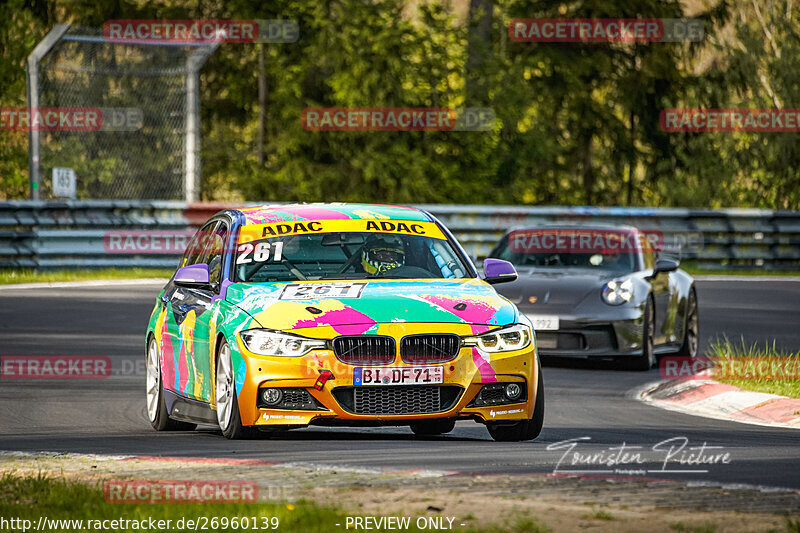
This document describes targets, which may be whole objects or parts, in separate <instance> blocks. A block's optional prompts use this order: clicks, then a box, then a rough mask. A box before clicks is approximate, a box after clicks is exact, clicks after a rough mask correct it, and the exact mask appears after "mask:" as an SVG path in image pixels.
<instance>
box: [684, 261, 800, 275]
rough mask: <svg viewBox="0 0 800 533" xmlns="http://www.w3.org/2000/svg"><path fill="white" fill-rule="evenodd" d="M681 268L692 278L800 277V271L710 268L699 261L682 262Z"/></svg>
mask: <svg viewBox="0 0 800 533" xmlns="http://www.w3.org/2000/svg"><path fill="white" fill-rule="evenodd" d="M680 267H681V269H683V270H685V271H686V272H688V273H689V274H691V275H692V276H800V269H795V270H768V269H766V268H741V269H739V268H734V267H726V268H723V267H719V268H708V267H701V266H698V264H697V261H695V260H693V259H689V260H686V261H681V266H680Z"/></svg>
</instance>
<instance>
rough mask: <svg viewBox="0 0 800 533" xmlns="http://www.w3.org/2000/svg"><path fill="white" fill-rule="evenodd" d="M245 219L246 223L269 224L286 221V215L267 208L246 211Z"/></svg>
mask: <svg viewBox="0 0 800 533" xmlns="http://www.w3.org/2000/svg"><path fill="white" fill-rule="evenodd" d="M244 219H245V223H246V224H269V223H271V222H285V221H286V217H285V216H283V215H282V214H279V213H274V212H272V211H267V210H266V209H264V210H261V211H253V212H252V213H245V215H244Z"/></svg>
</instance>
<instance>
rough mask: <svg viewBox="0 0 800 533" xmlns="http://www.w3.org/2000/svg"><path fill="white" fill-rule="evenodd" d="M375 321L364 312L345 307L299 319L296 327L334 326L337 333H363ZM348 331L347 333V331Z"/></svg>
mask: <svg viewBox="0 0 800 533" xmlns="http://www.w3.org/2000/svg"><path fill="white" fill-rule="evenodd" d="M374 325H375V321H374V320H372V319H371V318H370V317H368V316H367V315H365V314H364V313H360V312H358V311H356V310H355V309H351V308H349V307H345V308H344V309H335V310H333V311H328V312H325V313H322V314H321V315H319V316H316V317H314V318H312V319H309V320H298V321H297V322H296V323H295V325H294V327H295V328H315V327H318V326H332V327H333V329H335V330H336V332H337V333H339V334H342V335H361V334H362V333H364V332H365V331H367V330H368V329H370V328H371V327H372V326H374ZM345 331H347V333H345Z"/></svg>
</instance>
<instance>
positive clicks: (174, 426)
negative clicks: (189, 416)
mask: <svg viewBox="0 0 800 533" xmlns="http://www.w3.org/2000/svg"><path fill="white" fill-rule="evenodd" d="M145 366H146V367H147V376H146V377H145V384H146V400H147V405H146V407H147V418H148V420H150V425H151V426H153V429H155V430H156V431H191V430H193V429H194V428H196V427H197V424H191V423H189V422H181V421H179V420H172V419H171V418H170V417H169V414H167V404H166V402H165V401H164V384H163V382H162V381H163V380H162V378H161V358H160V357H159V353H158V343H157V342H156V339H155V337H150V340H149V341H148V343H147V354H146V360H145Z"/></svg>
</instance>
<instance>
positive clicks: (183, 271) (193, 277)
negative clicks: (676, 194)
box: [173, 265, 208, 287]
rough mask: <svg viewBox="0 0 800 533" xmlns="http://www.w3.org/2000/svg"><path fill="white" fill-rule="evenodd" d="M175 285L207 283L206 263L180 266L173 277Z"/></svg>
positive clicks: (195, 285) (189, 285)
mask: <svg viewBox="0 0 800 533" xmlns="http://www.w3.org/2000/svg"><path fill="white" fill-rule="evenodd" d="M173 281H174V282H175V285H183V286H186V287H199V286H202V285H208V265H190V266H185V267H181V268H179V269H178V271H177V272H175V277H174V278H173Z"/></svg>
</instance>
